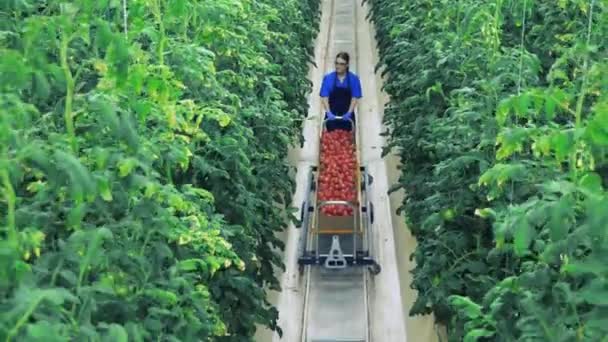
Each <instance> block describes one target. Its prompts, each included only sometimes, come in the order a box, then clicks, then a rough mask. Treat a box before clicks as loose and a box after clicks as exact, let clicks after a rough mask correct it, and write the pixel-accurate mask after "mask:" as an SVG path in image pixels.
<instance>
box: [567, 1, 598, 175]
mask: <svg viewBox="0 0 608 342" xmlns="http://www.w3.org/2000/svg"><path fill="white" fill-rule="evenodd" d="M594 4H595V0H592V1H591V3H590V4H589V20H588V22H587V39H586V42H585V44H586V46H587V47H589V43H590V42H591V24H592V23H593V5H594ZM588 69H589V53H585V56H584V57H583V71H582V72H583V79H582V81H581V89H580V93H579V96H578V99H577V101H576V110H575V112H574V119H575V125H574V127H575V133H576V132H577V131H578V130H579V129H580V128H581V124H582V123H581V121H582V114H583V104H584V102H585V96H586V95H587V94H586V93H587V74H588ZM577 154H578V151H577V150H576V148H575V149H574V151H573V152H572V153H571V154H570V172H571V174H572V175H571V176H572V179H573V180H576V178H577V174H578V172H577V170H576V158H577Z"/></svg>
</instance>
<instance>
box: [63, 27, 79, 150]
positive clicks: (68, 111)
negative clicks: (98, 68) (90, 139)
mask: <svg viewBox="0 0 608 342" xmlns="http://www.w3.org/2000/svg"><path fill="white" fill-rule="evenodd" d="M69 41H70V40H69V38H68V36H67V35H66V33H64V34H62V36H61V49H60V59H61V69H62V70H63V74H64V76H65V83H66V95H65V111H64V114H63V117H64V120H65V127H66V129H67V131H68V137H69V139H70V146H71V148H72V152H74V153H76V152H77V151H78V145H77V142H76V134H75V130H74V116H73V113H72V102H73V100H74V78H73V77H72V71H71V70H70V66H69V64H68V44H69Z"/></svg>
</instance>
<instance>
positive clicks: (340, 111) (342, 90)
mask: <svg viewBox="0 0 608 342" xmlns="http://www.w3.org/2000/svg"><path fill="white" fill-rule="evenodd" d="M349 62H350V56H349V55H348V53H346V52H340V53H339V54H338V55H337V56H336V62H335V63H336V70H335V71H333V72H330V73H328V74H327V75H325V77H323V83H322V84H321V92H320V95H321V103H323V109H324V110H325V118H326V119H327V120H328V121H327V130H328V131H332V130H334V129H346V130H350V129H351V122H350V120H352V121H353V122H355V108H356V107H357V103H358V100H359V99H360V98H361V97H363V94H362V92H361V82H360V81H359V77H358V76H357V75H355V74H354V73H352V72H350V70H349V68H348V66H349ZM338 116H341V117H342V119H341V120H339V119H337V118H336V117H338Z"/></svg>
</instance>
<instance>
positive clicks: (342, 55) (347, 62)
mask: <svg viewBox="0 0 608 342" xmlns="http://www.w3.org/2000/svg"><path fill="white" fill-rule="evenodd" d="M338 58H342V59H343V60H345V61H346V64H349V63H350V56H349V55H348V53H346V52H344V51H343V52H340V53H338V54H337V55H336V59H338ZM349 72H350V67H348V66H347V67H346V73H349Z"/></svg>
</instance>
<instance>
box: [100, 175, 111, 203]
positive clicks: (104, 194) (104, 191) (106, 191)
mask: <svg viewBox="0 0 608 342" xmlns="http://www.w3.org/2000/svg"><path fill="white" fill-rule="evenodd" d="M97 190H98V191H99V194H100V195H101V198H102V199H103V200H104V201H107V202H110V201H112V190H111V189H110V182H109V180H108V179H107V178H101V179H98V180H97Z"/></svg>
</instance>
